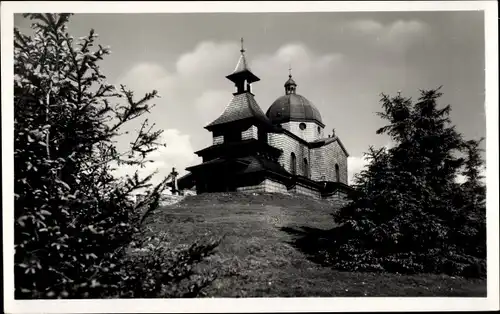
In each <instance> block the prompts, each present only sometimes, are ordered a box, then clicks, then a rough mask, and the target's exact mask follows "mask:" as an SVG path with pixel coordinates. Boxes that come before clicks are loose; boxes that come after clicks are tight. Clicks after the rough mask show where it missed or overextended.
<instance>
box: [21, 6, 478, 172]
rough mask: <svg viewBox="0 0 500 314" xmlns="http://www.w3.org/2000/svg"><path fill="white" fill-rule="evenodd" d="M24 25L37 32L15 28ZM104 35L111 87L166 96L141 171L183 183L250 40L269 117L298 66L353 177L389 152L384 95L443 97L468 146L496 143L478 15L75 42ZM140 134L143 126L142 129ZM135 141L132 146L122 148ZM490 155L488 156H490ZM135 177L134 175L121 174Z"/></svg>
mask: <svg viewBox="0 0 500 314" xmlns="http://www.w3.org/2000/svg"><path fill="white" fill-rule="evenodd" d="M14 23H15V26H16V27H18V28H20V30H21V31H27V30H28V29H29V25H30V21H29V20H26V19H24V18H22V17H21V16H16V17H15V21H14ZM91 28H94V29H95V30H96V33H97V34H98V35H99V40H98V42H99V43H100V44H102V45H104V46H110V48H111V51H112V54H111V55H110V56H108V57H106V58H105V59H104V60H103V61H101V66H102V71H103V73H104V74H105V75H106V76H107V78H108V81H109V82H110V83H112V84H117V85H118V84H125V85H127V86H128V87H129V88H130V89H132V90H133V91H134V92H135V93H136V95H137V97H139V96H141V95H143V94H144V93H146V92H150V91H151V90H153V89H156V90H157V91H158V92H159V94H160V96H161V98H159V99H156V100H155V101H154V103H155V104H156V106H155V107H154V108H153V110H152V111H151V115H150V116H148V119H149V120H150V121H151V122H153V123H156V125H157V127H159V128H161V129H164V130H165V131H164V134H163V141H164V142H165V143H166V144H167V146H166V147H165V148H162V149H161V150H159V151H157V152H155V154H154V155H153V156H152V158H153V159H154V161H155V162H154V163H152V164H150V165H149V166H148V168H146V169H144V170H143V171H149V170H154V169H158V170H159V175H158V176H157V178H160V177H161V176H162V175H166V174H168V173H169V172H170V170H171V168H172V167H176V169H178V170H180V172H181V174H183V173H185V171H184V169H185V168H186V167H187V166H189V165H194V164H197V163H199V162H200V159H199V158H198V157H197V156H196V155H195V154H194V152H195V151H197V150H200V149H203V148H205V147H207V146H210V145H211V144H212V137H211V133H210V132H208V131H207V130H206V129H204V128H203V127H204V126H205V125H207V124H208V123H209V122H211V121H212V120H214V119H215V118H217V117H218V116H219V115H220V114H221V113H222V111H223V110H224V108H225V106H226V105H227V104H228V103H229V101H230V100H231V98H232V92H233V91H234V86H233V84H232V83H231V82H230V81H228V80H227V79H226V78H225V76H226V75H228V74H230V73H231V72H232V71H233V69H234V67H235V66H236V63H237V61H238V58H239V54H240V52H239V50H240V38H241V37H243V38H244V42H245V50H246V56H247V60H248V61H249V64H250V68H251V69H252V71H253V72H254V74H256V75H257V76H258V77H259V78H260V79H261V80H260V81H259V82H256V83H254V84H253V86H252V89H253V93H254V94H255V98H256V100H257V102H258V103H259V105H260V107H261V108H262V110H263V111H264V112H265V111H266V110H267V109H268V108H269V106H271V104H272V103H273V101H274V100H275V99H277V98H278V97H280V96H282V95H283V94H284V87H283V84H284V83H285V81H286V80H287V78H288V68H289V65H290V64H291V67H292V74H293V77H294V80H295V81H296V82H297V84H298V87H297V93H298V94H301V95H303V96H305V97H306V98H308V99H309V100H310V101H311V102H312V103H313V104H315V105H316V107H317V108H318V109H319V111H320V113H321V115H322V118H323V123H324V124H326V131H327V134H328V133H331V130H332V129H333V128H335V133H336V134H337V135H338V136H339V137H340V139H341V141H342V142H343V144H344V146H345V147H346V149H347V151H348V152H349V154H350V157H349V160H348V168H349V178H350V180H351V179H352V177H353V174H354V173H356V172H358V171H359V170H360V169H361V168H362V167H363V165H364V164H365V163H366V161H365V160H364V159H363V153H364V152H366V151H367V150H368V148H369V146H370V145H373V146H375V147H381V146H389V145H391V143H390V141H389V139H388V138H387V137H386V136H383V135H376V133H375V131H376V130H377V129H378V128H379V127H381V126H383V125H385V124H384V121H383V120H381V118H379V117H378V116H377V115H376V114H375V113H376V112H378V111H380V110H381V105H380V102H379V100H380V94H381V93H386V94H389V95H396V94H397V93H398V91H401V94H402V95H403V96H411V97H413V98H414V99H416V98H418V95H419V90H421V89H431V88H436V87H438V86H441V85H442V86H443V87H442V89H441V91H442V92H443V96H442V98H441V99H440V104H441V105H442V106H444V105H447V104H450V105H451V107H452V112H451V119H452V121H453V123H454V124H455V125H456V127H457V130H458V131H459V132H461V133H462V134H463V135H464V136H465V137H466V138H470V139H478V138H480V137H486V125H485V124H486V122H485V107H484V90H485V80H484V70H485V59H484V44H485V43H484V17H483V13H482V12H480V11H454V12H453V11H448V12H446V11H435V12H429V11H428V12H352V13H348V12H320V13H161V14H160V13H159V14H108V13H106V14H104V13H103V14H76V15H74V16H73V17H72V18H71V22H70V24H69V32H70V33H72V34H73V36H74V37H80V36H84V35H86V34H88V32H89V30H90V29H91ZM132 127H135V128H137V127H138V124H137V123H136V124H134V125H132ZM130 140H131V138H127V137H123V138H122V139H120V141H121V142H120V145H124V144H126V143H127V142H128V141H130ZM483 147H484V145H483ZM120 171H122V172H123V173H127V172H128V171H130V169H126V168H123V169H120Z"/></svg>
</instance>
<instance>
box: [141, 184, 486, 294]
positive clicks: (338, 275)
mask: <svg viewBox="0 0 500 314" xmlns="http://www.w3.org/2000/svg"><path fill="white" fill-rule="evenodd" d="M331 212H332V206H331V205H330V204H329V203H328V202H326V201H320V200H312V199H309V198H305V197H300V196H287V195H280V194H240V193H217V194H202V195H197V196H188V197H186V198H185V199H184V200H183V201H181V202H179V203H177V204H174V205H170V206H166V207H163V208H161V209H158V210H157V211H156V212H154V213H152V215H151V216H150V217H149V218H148V219H147V220H146V224H147V228H148V230H149V231H150V232H153V233H159V232H166V233H167V234H168V236H169V237H168V239H171V241H172V243H171V244H172V245H178V244H183V243H189V242H192V241H194V240H196V239H199V238H203V237H210V236H222V235H225V238H224V240H223V242H222V243H221V245H220V247H219V249H218V254H216V255H215V256H212V257H211V258H210V260H209V261H208V263H209V265H208V266H211V267H217V265H221V264H222V265H224V266H225V267H229V268H231V269H233V270H235V271H236V272H237V274H238V275H237V276H228V277H223V278H221V279H218V280H216V282H214V283H213V285H212V286H211V287H210V288H209V289H208V290H207V291H206V292H207V293H208V296H215V297H332V296H469V297H485V296H486V281H485V280H468V279H464V278H454V277H449V276H440V275H427V274H425V275H416V276H405V275H397V274H376V273H352V272H340V271H337V270H334V269H332V268H329V267H324V266H321V265H319V264H316V263H314V262H313V261H311V259H310V258H308V256H306V255H305V254H304V253H302V251H301V250H298V249H297V248H296V247H294V246H293V243H294V238H295V237H296V235H294V234H293V233H290V232H285V231H283V230H284V228H293V229H299V230H300V229H301V228H303V227H311V228H320V229H328V228H331V227H332V226H333V225H332V224H333V221H332V218H331V216H330V214H331Z"/></svg>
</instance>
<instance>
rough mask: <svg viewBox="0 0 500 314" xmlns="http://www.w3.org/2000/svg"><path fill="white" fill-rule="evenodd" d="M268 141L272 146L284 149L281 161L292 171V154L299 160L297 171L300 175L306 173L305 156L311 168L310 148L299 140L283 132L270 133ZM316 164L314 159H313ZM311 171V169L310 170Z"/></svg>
mask: <svg viewBox="0 0 500 314" xmlns="http://www.w3.org/2000/svg"><path fill="white" fill-rule="evenodd" d="M268 143H269V145H271V146H274V147H276V148H279V149H281V150H283V153H282V154H281V156H280V158H279V160H278V161H279V163H280V164H281V165H282V166H283V167H284V168H285V169H286V170H287V171H288V172H290V173H291V172H292V166H291V155H292V152H293V153H294V154H295V158H296V161H297V165H296V171H297V174H298V175H304V173H305V169H304V158H306V159H307V163H308V166H309V169H311V160H310V156H309V148H308V147H307V146H306V145H304V144H303V143H301V142H299V141H298V140H296V139H294V138H292V137H290V136H288V135H286V134H283V133H269V134H268ZM313 164H314V161H313ZM309 172H311V170H309Z"/></svg>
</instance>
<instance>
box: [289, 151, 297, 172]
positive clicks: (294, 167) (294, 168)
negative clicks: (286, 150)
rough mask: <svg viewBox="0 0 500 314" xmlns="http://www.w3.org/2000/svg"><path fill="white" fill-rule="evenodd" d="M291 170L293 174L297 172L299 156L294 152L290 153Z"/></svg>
mask: <svg viewBox="0 0 500 314" xmlns="http://www.w3.org/2000/svg"><path fill="white" fill-rule="evenodd" d="M290 172H291V173H292V174H297V158H296V157H295V154H294V153H292V154H291V155H290Z"/></svg>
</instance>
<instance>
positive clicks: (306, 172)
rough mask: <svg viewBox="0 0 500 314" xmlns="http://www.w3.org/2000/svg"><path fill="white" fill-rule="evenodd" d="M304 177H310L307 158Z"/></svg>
mask: <svg viewBox="0 0 500 314" xmlns="http://www.w3.org/2000/svg"><path fill="white" fill-rule="evenodd" d="M304 177H306V178H309V164H308V163H307V159H306V158H304Z"/></svg>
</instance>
